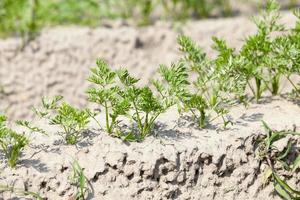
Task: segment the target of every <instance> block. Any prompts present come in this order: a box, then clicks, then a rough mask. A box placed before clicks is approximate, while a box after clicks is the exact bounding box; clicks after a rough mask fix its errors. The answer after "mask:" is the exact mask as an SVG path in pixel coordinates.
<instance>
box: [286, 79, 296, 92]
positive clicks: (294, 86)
mask: <svg viewBox="0 0 300 200" xmlns="http://www.w3.org/2000/svg"><path fill="white" fill-rule="evenodd" d="M286 78H287V80H288V81H289V82H290V83H291V85H292V86H293V88H294V89H295V90H296V91H298V87H297V86H296V85H295V84H294V83H293V81H292V80H291V79H290V76H287V77H286Z"/></svg>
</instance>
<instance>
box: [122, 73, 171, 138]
mask: <svg viewBox="0 0 300 200" xmlns="http://www.w3.org/2000/svg"><path fill="white" fill-rule="evenodd" d="M117 74H118V77H119V79H120V81H121V83H122V84H123V85H122V87H123V88H124V96H125V98H126V99H128V101H129V102H130V103H131V108H132V109H131V114H130V115H127V116H129V117H130V119H132V120H133V121H134V122H135V123H136V124H137V127H138V130H139V135H138V136H137V139H138V140H143V139H144V138H145V137H146V136H147V135H149V134H150V133H151V131H152V128H153V125H154V123H155V121H156V119H157V118H158V116H159V115H160V114H162V113H164V112H165V111H166V110H167V109H168V108H169V107H170V106H172V102H171V101H169V98H168V97H167V96H164V95H162V94H161V93H159V95H155V94H154V92H153V91H152V90H151V89H150V87H148V86H146V87H142V88H138V87H137V86H136V85H135V84H136V83H137V82H138V79H135V78H133V77H132V76H130V74H129V73H128V71H127V70H126V69H121V70H118V73H117ZM154 86H156V88H157V89H158V91H159V90H161V89H162V88H161V86H162V85H160V86H158V85H157V84H154Z"/></svg>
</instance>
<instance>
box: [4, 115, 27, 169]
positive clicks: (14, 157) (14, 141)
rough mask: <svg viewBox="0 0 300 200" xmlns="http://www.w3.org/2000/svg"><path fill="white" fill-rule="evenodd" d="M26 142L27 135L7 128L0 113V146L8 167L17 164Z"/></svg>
mask: <svg viewBox="0 0 300 200" xmlns="http://www.w3.org/2000/svg"><path fill="white" fill-rule="evenodd" d="M27 144H28V139H27V137H26V136H25V135H22V134H18V133H16V132H15V131H13V130H12V129H10V128H8V127H7V126H6V117H5V116H3V115H0V148H1V151H2V152H3V153H4V156H5V158H6V159H7V164H8V166H9V167H11V168H14V167H15V166H16V165H17V162H18V159H19V156H20V153H21V151H22V150H23V149H24V147H25V146H26V145H27Z"/></svg>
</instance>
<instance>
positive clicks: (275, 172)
mask: <svg viewBox="0 0 300 200" xmlns="http://www.w3.org/2000/svg"><path fill="white" fill-rule="evenodd" d="M263 126H264V128H265V130H266V133H267V134H266V136H264V138H262V139H261V140H260V142H259V146H258V155H259V158H260V160H261V161H263V162H266V164H267V165H268V168H267V169H266V170H265V172H264V178H265V180H264V181H268V180H271V181H272V182H273V184H274V189H275V191H276V192H277V194H278V195H280V196H281V197H282V198H283V199H285V200H290V199H299V198H300V190H296V189H294V188H293V187H291V186H290V185H289V184H288V183H287V182H286V181H285V180H284V179H283V178H282V177H281V176H280V172H282V171H286V172H290V173H294V172H295V171H296V169H297V168H299V166H300V156H299V152H293V151H297V147H296V146H295V145H296V143H295V142H292V141H291V140H289V142H288V144H287V146H285V147H284V148H282V147H278V146H276V142H278V141H280V140H282V139H284V138H286V137H288V136H299V135H300V134H299V133H296V132H293V131H276V130H272V129H271V128H270V127H269V126H268V125H267V124H266V123H265V122H263Z"/></svg>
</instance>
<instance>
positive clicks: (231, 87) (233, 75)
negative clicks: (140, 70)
mask: <svg viewBox="0 0 300 200" xmlns="http://www.w3.org/2000/svg"><path fill="white" fill-rule="evenodd" d="M214 41H215V46H214V48H215V49H216V50H217V51H218V52H219V55H218V57H217V58H216V59H214V60H209V59H208V58H207V57H206V54H205V53H204V52H203V51H202V49H201V48H199V47H198V46H197V45H196V44H195V43H194V42H193V41H192V40H191V39H190V38H189V37H186V36H180V37H179V38H178V43H179V45H180V50H181V51H182V52H183V53H184V54H185V55H186V56H185V57H184V58H183V59H181V60H180V61H179V62H178V63H176V64H173V65H172V66H171V67H170V68H168V67H166V66H163V65H162V66H161V67H160V74H161V75H162V77H163V79H164V80H165V81H166V83H167V85H168V88H169V89H168V91H167V93H168V95H170V96H171V97H172V99H173V101H175V102H177V105H179V108H180V109H179V110H180V111H188V112H190V113H191V114H192V115H193V117H194V119H196V121H197V122H198V125H199V127H200V128H204V127H205V126H206V125H207V124H208V122H210V121H212V120H214V119H216V118H218V117H221V118H222V119H223V122H224V126H225V127H226V126H227V124H228V123H230V120H228V119H227V118H226V116H225V115H226V114H227V113H228V108H229V107H230V106H231V105H233V104H234V102H235V100H234V99H233V97H231V96H230V95H229V94H230V93H233V94H236V95H238V96H240V97H241V96H242V95H241V93H242V92H243V88H244V85H245V84H244V79H243V76H242V74H239V73H238V71H236V70H235V67H234V66H232V65H233V63H232V62H231V60H232V59H233V57H234V54H233V50H232V49H230V48H228V47H227V45H226V44H225V42H224V41H223V40H220V39H217V38H214ZM192 74H196V80H194V81H193V82H192V83H190V80H192V78H191V77H192ZM210 111H214V112H215V113H216V115H215V116H214V117H211V118H210V117H209V115H208V113H209V112H210Z"/></svg>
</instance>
